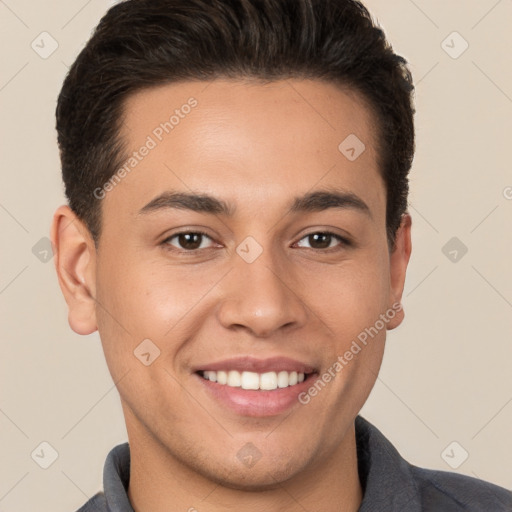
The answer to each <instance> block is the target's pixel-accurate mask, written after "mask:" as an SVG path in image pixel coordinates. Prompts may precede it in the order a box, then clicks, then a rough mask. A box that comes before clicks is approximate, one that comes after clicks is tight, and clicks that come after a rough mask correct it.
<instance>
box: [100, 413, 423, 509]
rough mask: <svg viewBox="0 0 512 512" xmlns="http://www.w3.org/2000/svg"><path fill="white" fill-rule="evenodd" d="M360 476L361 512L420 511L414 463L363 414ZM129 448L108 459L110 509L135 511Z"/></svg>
mask: <svg viewBox="0 0 512 512" xmlns="http://www.w3.org/2000/svg"><path fill="white" fill-rule="evenodd" d="M355 427H356V443H357V459H358V471H359V479H360V481H361V485H362V487H363V493H364V495H363V501H362V503H361V506H360V508H359V512H381V511H382V510H407V511H408V512H421V503H420V491H419V490H418V488H417V486H416V484H415V481H414V476H413V474H412V467H411V465H410V464H409V463H408V462H406V461H405V460H404V459H403V458H402V457H401V456H400V454H399V453H398V452H397V451H396V449H395V448H394V446H393V445H392V444H391V443H390V442H389V441H388V440H387V439H386V438H385V437H384V436H383V435H382V434H381V432H380V431H379V430H378V429H377V428H375V427H374V426H373V425H372V424H371V423H369V422H368V421H366V420H365V419H364V418H362V417H361V416H358V417H357V418H356V421H355ZM129 481H130V448H129V445H128V443H124V444H120V445H118V446H116V447H115V448H113V449H112V450H111V451H110V453H109V454H108V456H107V460H106V461H105V467H104V473H103V488H104V493H105V499H106V502H107V507H108V510H109V512H134V510H133V508H132V506H131V504H130V501H129V499H128V494H127V491H128V483H129Z"/></svg>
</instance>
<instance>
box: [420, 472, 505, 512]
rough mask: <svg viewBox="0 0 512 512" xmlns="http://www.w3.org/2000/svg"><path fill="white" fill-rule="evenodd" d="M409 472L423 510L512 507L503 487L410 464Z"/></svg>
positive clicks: (502, 509)
mask: <svg viewBox="0 0 512 512" xmlns="http://www.w3.org/2000/svg"><path fill="white" fill-rule="evenodd" d="M411 472H412V475H413V476H414V480H415V483H416V485H417V488H418V491H419V493H420V494H421V502H422V504H423V506H424V507H425V509H426V510H443V511H444V510H446V511H447V512H450V511H452V510H453V511H460V510H464V511H468V512H470V511H471V512H472V511H474V512H480V511H491V510H492V511H493V512H510V511H512V492H511V491H509V490H507V489H504V488H503V487H499V486H497V485H494V484H491V483H489V482H485V481H483V480H479V479H477V478H473V477H470V476H465V475H460V474H458V473H451V472H448V471H437V470H432V469H424V468H419V467H416V466H412V465H411ZM441 506H442V507H443V508H442V509H441V508H439V507H441Z"/></svg>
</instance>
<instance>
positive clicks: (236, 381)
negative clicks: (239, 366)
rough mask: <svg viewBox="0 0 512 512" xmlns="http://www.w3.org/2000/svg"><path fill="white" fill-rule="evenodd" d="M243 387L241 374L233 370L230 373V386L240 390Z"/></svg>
mask: <svg viewBox="0 0 512 512" xmlns="http://www.w3.org/2000/svg"><path fill="white" fill-rule="evenodd" d="M241 385H242V376H241V375H240V373H239V372H237V371H235V370H231V371H230V372H228V386H231V387H232V388H239V387H240V386H241Z"/></svg>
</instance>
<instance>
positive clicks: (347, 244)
mask: <svg viewBox="0 0 512 512" xmlns="http://www.w3.org/2000/svg"><path fill="white" fill-rule="evenodd" d="M317 234H322V235H329V236H331V237H332V238H335V239H336V240H337V241H338V242H339V244H338V245H337V246H335V247H328V248H326V249H315V248H312V247H311V248H310V247H305V249H310V250H312V251H318V252H323V253H330V252H332V251H333V250H334V251H336V250H339V249H340V248H342V247H352V245H353V244H352V242H351V241H350V240H348V239H347V238H344V237H342V236H341V235H338V234H336V233H333V232H331V231H313V232H311V233H308V234H306V235H304V236H303V237H302V238H301V239H300V240H299V241H298V242H300V241H302V240H304V239H305V238H308V237H310V236H312V235H317ZM180 235H201V236H203V237H206V238H209V239H210V240H212V241H213V239H212V237H211V236H210V235H208V233H205V232H204V231H201V230H194V231H180V232H178V233H174V234H173V235H171V236H169V237H167V238H166V239H165V240H163V241H162V243H161V245H162V246H164V248H165V249H166V250H168V251H173V252H177V253H180V254H194V253H197V252H199V251H201V250H204V249H205V248H203V249H178V248H177V247H174V246H172V245H171V244H170V243H169V241H170V240H172V239H174V238H176V237H179V236H180ZM296 243H297V242H296ZM207 249H210V247H208V248H207Z"/></svg>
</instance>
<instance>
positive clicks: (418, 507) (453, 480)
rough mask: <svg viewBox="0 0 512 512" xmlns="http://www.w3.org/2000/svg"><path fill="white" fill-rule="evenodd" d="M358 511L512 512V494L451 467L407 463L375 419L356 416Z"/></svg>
mask: <svg viewBox="0 0 512 512" xmlns="http://www.w3.org/2000/svg"><path fill="white" fill-rule="evenodd" d="M356 441H357V457H358V466H359V468H358V469H359V476H360V480H361V483H362V485H363V488H364V497H363V502H362V504H361V508H360V510H359V512H376V511H379V512H380V511H382V510H386V512H395V511H400V512H401V511H403V510H407V512H426V511H428V512H438V511H442V512H512V492H511V491H509V490H507V489H504V488H502V487H498V486H497V485H494V484H491V483H489V482H485V481H483V480H479V479H476V478H472V477H469V476H464V475H460V474H458V473H452V472H448V471H439V470H432V469H424V468H420V467H418V466H415V465H413V464H410V463H409V462H407V461H406V460H405V459H404V458H402V457H401V455H400V454H399V453H398V451H397V450H396V448H395V447H394V446H393V445H392V444H391V443H390V441H389V440H388V439H386V437H384V435H383V434H382V433H381V432H380V431H379V430H378V429H377V428H376V427H374V426H373V425H372V424H371V423H369V422H368V421H366V420H365V419H364V418H362V417H361V416H358V417H357V418H356Z"/></svg>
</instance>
